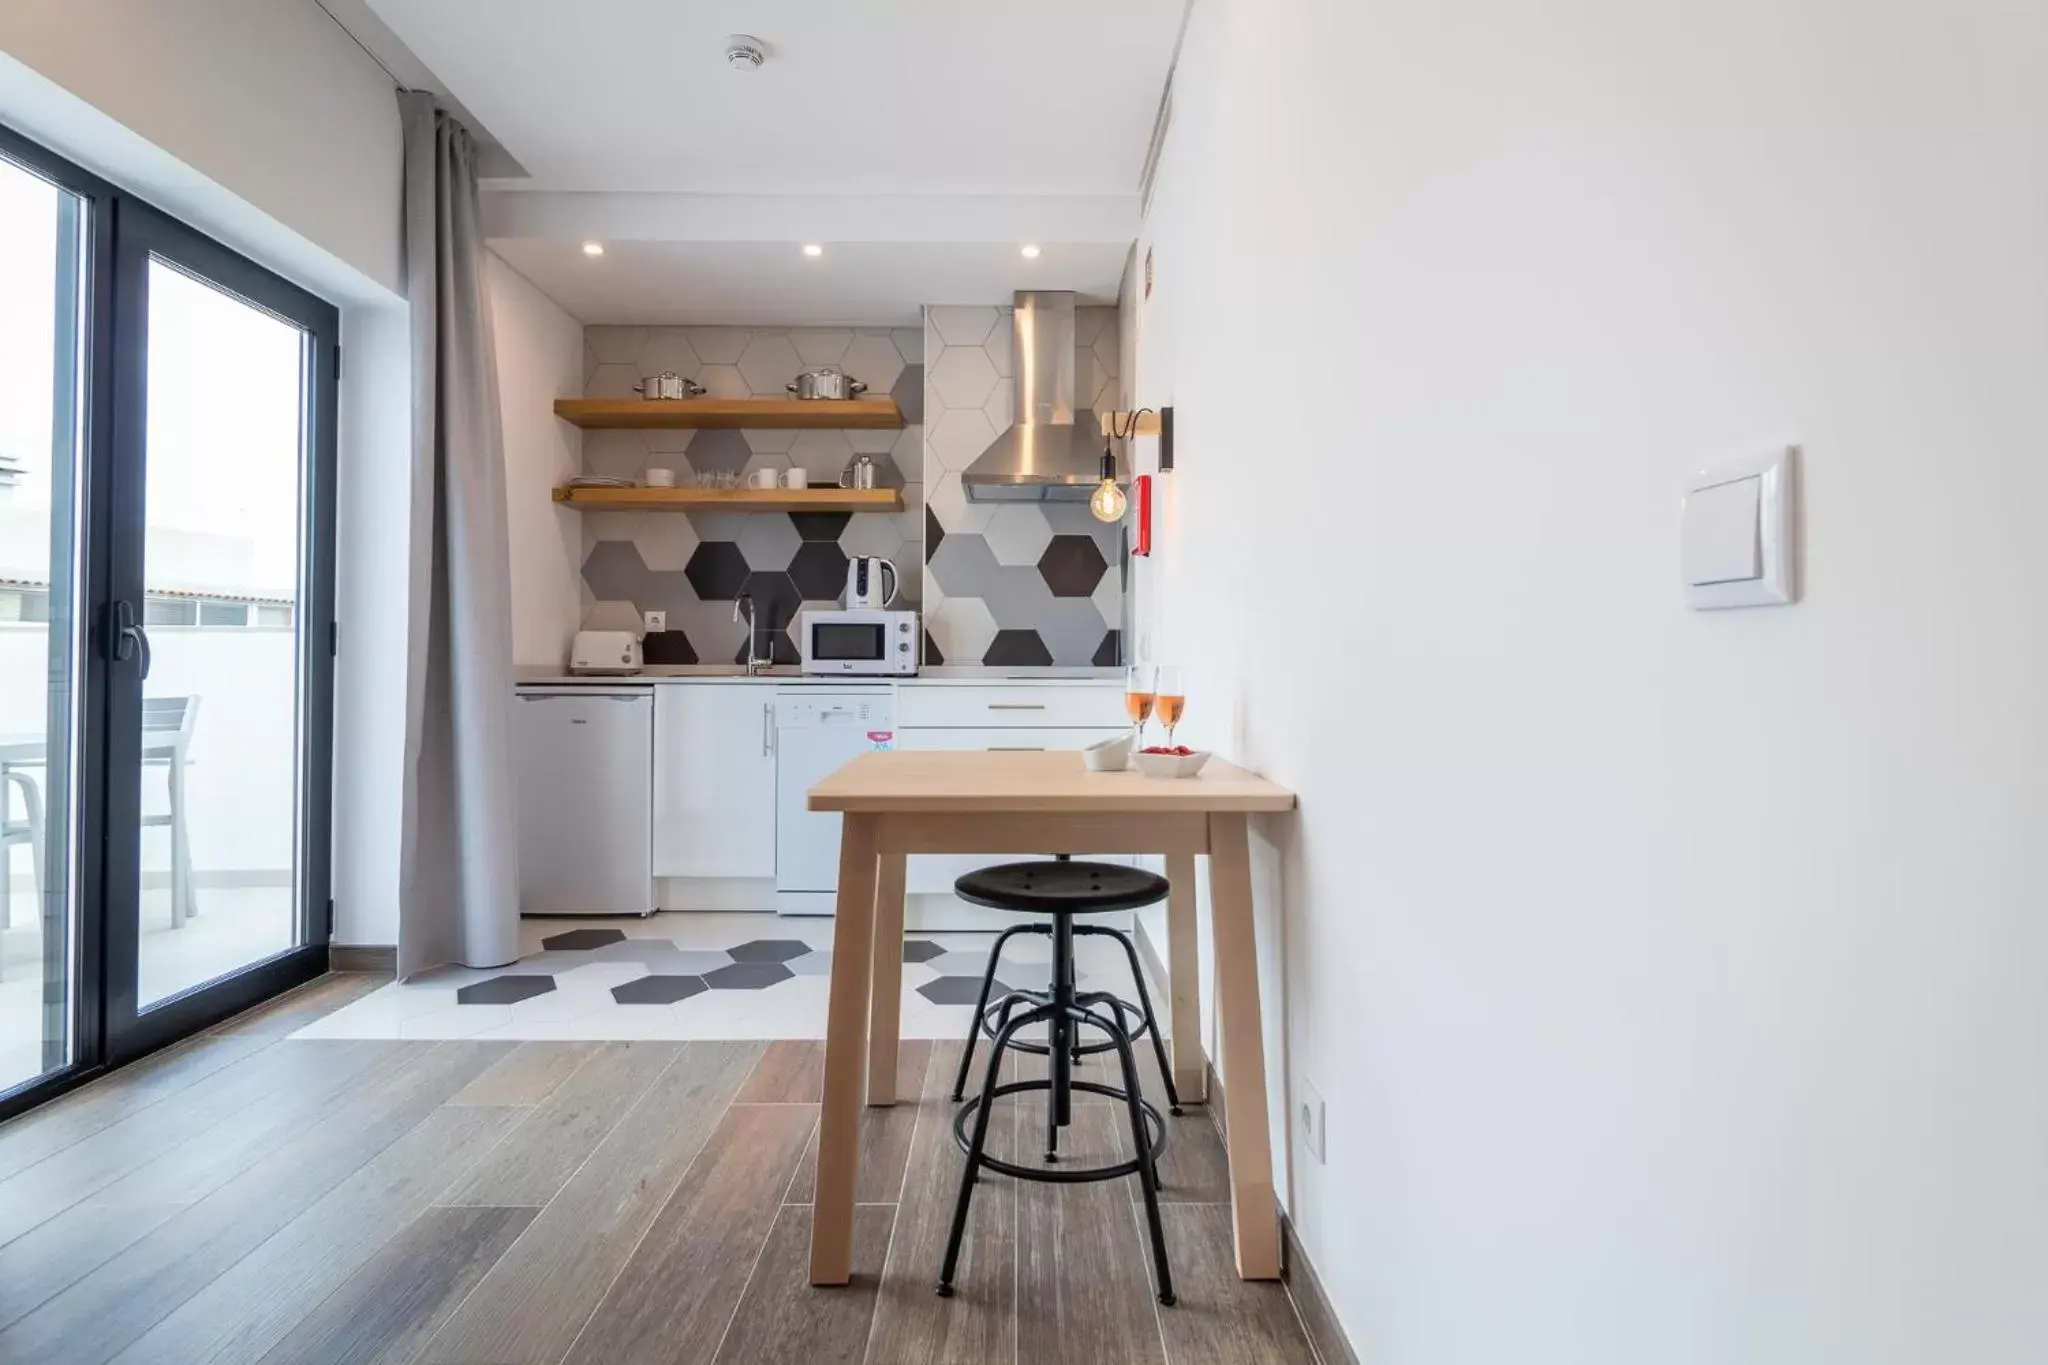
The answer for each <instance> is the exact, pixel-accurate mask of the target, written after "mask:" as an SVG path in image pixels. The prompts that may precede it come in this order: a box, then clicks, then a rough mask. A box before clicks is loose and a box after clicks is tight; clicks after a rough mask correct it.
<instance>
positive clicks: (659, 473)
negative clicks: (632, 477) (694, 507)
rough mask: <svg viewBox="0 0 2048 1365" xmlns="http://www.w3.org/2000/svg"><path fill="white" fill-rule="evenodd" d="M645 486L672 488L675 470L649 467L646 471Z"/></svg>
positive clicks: (674, 484)
mask: <svg viewBox="0 0 2048 1365" xmlns="http://www.w3.org/2000/svg"><path fill="white" fill-rule="evenodd" d="M647 486H648V487H649V488H674V487H675V486H676V472H675V471H674V470H673V469H650V470H648V471H647Z"/></svg>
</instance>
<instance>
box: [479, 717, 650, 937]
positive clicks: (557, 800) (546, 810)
mask: <svg viewBox="0 0 2048 1365" xmlns="http://www.w3.org/2000/svg"><path fill="white" fill-rule="evenodd" d="M518 698H519V699H518V701H517V703H516V704H515V706H514V710H513V717H514V742H515V745H516V747H517V751H518V767H517V770H516V772H517V788H518V801H519V913H520V914H522V915H650V914H653V913H654V908H655V906H654V873H653V839H654V692H653V690H652V689H651V688H648V687H624V686H610V685H607V686H592V687H573V686H572V687H558V688H521V689H520V690H519V693H518Z"/></svg>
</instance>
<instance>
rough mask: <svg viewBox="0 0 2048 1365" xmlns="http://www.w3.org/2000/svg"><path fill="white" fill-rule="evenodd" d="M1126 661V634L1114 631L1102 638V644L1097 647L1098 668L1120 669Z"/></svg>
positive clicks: (1096, 659)
mask: <svg viewBox="0 0 2048 1365" xmlns="http://www.w3.org/2000/svg"><path fill="white" fill-rule="evenodd" d="M1123 661H1124V633H1123V632H1122V631H1120V630H1112V631H1111V632H1109V634H1107V635H1105V636H1103V637H1102V643H1101V644H1099V645H1097V646H1096V647H1095V660H1094V662H1095V666H1096V667H1097V668H1120V667H1122V665H1123Z"/></svg>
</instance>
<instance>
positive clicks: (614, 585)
mask: <svg viewBox="0 0 2048 1365" xmlns="http://www.w3.org/2000/svg"><path fill="white" fill-rule="evenodd" d="M646 576H647V565H646V564H644V563H642V562H641V559H640V551H639V550H637V549H635V548H634V546H633V542H632V541H630V540H600V541H599V542H598V543H597V544H595V545H593V546H591V547H590V553H589V554H588V555H586V556H584V559H583V581H584V583H585V584H586V585H587V586H588V587H589V588H590V591H591V593H592V594H593V595H594V596H596V597H597V598H598V599H599V600H600V601H607V602H631V601H633V600H634V599H635V598H637V597H638V596H639V593H640V588H641V585H642V584H643V583H644V582H645V581H646Z"/></svg>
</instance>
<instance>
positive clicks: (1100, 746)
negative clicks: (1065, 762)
mask: <svg viewBox="0 0 2048 1365" xmlns="http://www.w3.org/2000/svg"><path fill="white" fill-rule="evenodd" d="M1081 763H1082V765H1083V766H1084V767H1086V768H1087V769H1088V771H1089V772H1091V773H1120V772H1122V771H1123V770H1124V769H1126V768H1128V767H1130V766H1131V737H1130V736H1129V735H1118V736H1117V737H1116V738H1115V739H1105V740H1098V741H1097V742H1096V743H1094V744H1091V745H1089V746H1088V747H1087V748H1085V749H1083V750H1082V751H1081Z"/></svg>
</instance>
